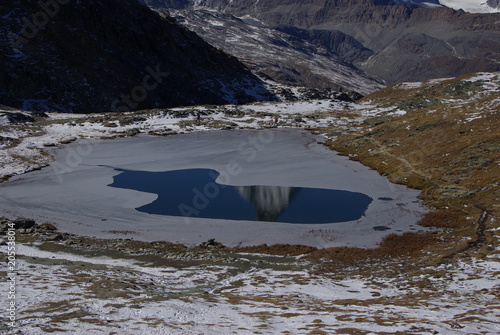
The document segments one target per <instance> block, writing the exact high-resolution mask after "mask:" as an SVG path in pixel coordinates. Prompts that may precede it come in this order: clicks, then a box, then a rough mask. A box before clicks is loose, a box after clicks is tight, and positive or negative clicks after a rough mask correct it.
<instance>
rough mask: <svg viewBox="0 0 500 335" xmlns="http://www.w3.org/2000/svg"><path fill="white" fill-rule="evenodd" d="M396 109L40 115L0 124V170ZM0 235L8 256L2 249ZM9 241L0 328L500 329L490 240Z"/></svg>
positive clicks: (331, 133) (328, 132) (338, 121)
mask: <svg viewBox="0 0 500 335" xmlns="http://www.w3.org/2000/svg"><path fill="white" fill-rule="evenodd" d="M198 113H200V115H201V117H200V120H197V115H198ZM404 114H406V112H405V111H403V110H398V109H394V108H378V107H376V106H374V105H370V104H368V103H361V104H351V103H350V104H348V103H345V104H343V103H338V102H331V101H313V102H307V103H306V102H297V103H273V104H259V105H251V106H238V107H237V106H222V107H210V106H204V107H197V108H184V109H173V110H168V111H160V110H155V111H144V112H138V113H129V114H124V115H123V114H122V115H83V116H82V115H51V116H50V117H49V118H48V119H43V120H40V121H39V122H36V123H33V124H22V125H14V126H13V125H8V126H6V125H4V126H0V136H1V143H0V146H1V148H2V150H1V152H0V161H1V162H2V165H1V168H0V174H1V176H2V177H4V179H7V178H8V177H9V176H12V175H16V174H21V173H25V172H27V171H30V170H33V169H36V168H39V167H41V166H43V165H46V164H48V163H50V161H51V160H52V156H51V155H50V154H48V153H47V150H50V149H51V147H54V146H58V145H59V144H60V143H69V142H72V141H74V140H76V139H80V138H111V137H121V136H134V135H137V134H139V133H147V134H151V135H172V134H177V133H181V132H184V133H185V132H194V131H203V130H208V129H248V128H250V129H259V128H263V127H273V126H275V125H274V119H275V118H276V117H277V118H278V120H279V124H278V125H279V126H290V127H302V128H305V129H308V130H310V131H311V132H313V133H316V134H321V135H323V136H324V138H325V140H326V139H332V138H335V137H336V136H338V135H340V134H343V133H348V132H352V131H355V130H358V129H360V128H361V127H362V126H363V122H364V121H365V120H366V119H368V118H370V119H371V120H374V119H376V118H377V117H392V116H397V115H404ZM365 122H366V121H365ZM488 220H489V221H488V225H487V227H489V228H488V229H490V228H491V227H492V226H498V223H495V217H492V216H490V217H489V218H488ZM5 222H7V221H5ZM6 224H7V223H4V227H6V226H5V225H6ZM498 230H499V228H496V229H494V230H491V229H490V230H489V231H488V234H493V235H495V234H496V231H498ZM4 231H7V229H4ZM436 236H437V238H438V239H446V236H447V235H439V234H437V235H436ZM443 236H444V237H443ZM3 238H4V241H3V243H1V244H3V245H1V246H0V248H1V249H0V251H1V253H2V255H3V258H4V259H6V258H7V256H8V253H9V251H10V250H9V247H11V245H8V244H6V243H7V242H9V241H8V239H7V236H4V237H3ZM15 238H16V249H15V251H16V262H15V264H10V265H12V268H9V263H7V262H2V265H1V266H2V267H1V268H0V274H1V275H2V277H3V278H7V280H2V282H1V284H0V291H1V294H2V295H3V297H2V304H4V306H7V305H6V304H7V303H9V302H11V301H13V300H11V299H10V298H9V299H6V298H4V297H6V296H7V294H11V293H12V294H15V302H16V304H15V308H16V309H15V317H16V322H15V324H14V327H11V326H9V324H8V323H9V320H8V319H7V318H4V320H3V322H2V325H1V326H0V333H2V334H44V333H68V334H498V333H500V323H499V322H498V320H499V318H500V300H499V294H500V286H499V282H498V277H499V274H500V262H499V259H498V250H497V248H496V244H494V243H493V242H491V243H492V244H491V245H490V244H488V245H486V244H484V245H483V247H484V248H482V249H481V248H479V249H474V248H469V249H468V250H467V252H463V253H458V254H454V255H452V256H450V257H441V256H443V255H438V254H433V253H431V252H428V253H427V254H425V255H423V256H422V255H421V256H419V258H415V257H411V256H408V257H407V256H406V255H404V254H402V255H400V257H392V258H380V259H374V258H369V259H367V260H364V261H351V262H349V261H347V262H336V261H335V260H332V259H321V261H320V262H318V260H317V259H316V260H313V259H310V258H307V257H306V256H293V257H292V256H270V255H264V254H248V253H239V252H238V250H229V249H225V248H221V247H220V246H218V245H217V244H216V243H212V242H213V241H212V242H208V243H205V244H202V245H201V246H199V247H197V248H191V249H188V248H184V247H182V246H176V245H170V244H162V242H157V243H155V242H153V243H139V242H134V241H133V240H131V239H128V240H127V239H120V240H107V241H103V240H97V239H92V238H85V237H82V236H76V235H69V234H65V233H58V232H57V231H56V230H54V227H50V226H45V228H43V227H40V226H36V227H35V228H30V229H23V230H19V229H18V230H17V231H16V233H15ZM468 239H469V238H468V237H463V238H462V242H463V243H466V242H467V241H468ZM11 240H12V239H11ZM11 242H12V241H11ZM134 243H137V244H136V245H134ZM488 243H490V242H488ZM486 247H488V248H489V249H488V248H486ZM485 248H486V249H485ZM485 250H489V251H487V252H486V251H485ZM13 281H15V285H12V282H13ZM13 287H15V291H13ZM4 315H6V314H5V313H4Z"/></svg>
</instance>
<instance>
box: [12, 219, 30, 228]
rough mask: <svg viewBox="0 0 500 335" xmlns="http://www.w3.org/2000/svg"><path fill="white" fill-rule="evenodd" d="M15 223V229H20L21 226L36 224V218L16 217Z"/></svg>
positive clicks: (27, 226) (28, 226)
mask: <svg viewBox="0 0 500 335" xmlns="http://www.w3.org/2000/svg"><path fill="white" fill-rule="evenodd" d="M13 223H14V229H20V228H24V229H28V228H31V227H34V226H35V220H31V219H25V218H18V219H15V220H14V221H13Z"/></svg>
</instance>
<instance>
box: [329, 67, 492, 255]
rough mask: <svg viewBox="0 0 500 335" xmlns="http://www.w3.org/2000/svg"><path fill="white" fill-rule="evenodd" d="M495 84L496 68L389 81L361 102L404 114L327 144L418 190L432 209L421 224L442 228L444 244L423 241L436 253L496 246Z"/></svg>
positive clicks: (373, 122) (372, 122)
mask: <svg viewBox="0 0 500 335" xmlns="http://www.w3.org/2000/svg"><path fill="white" fill-rule="evenodd" d="M478 79H481V80H478ZM499 87H500V75H499V74H498V73H497V74H496V75H493V76H490V78H481V77H478V76H465V77H460V78H455V79H449V80H444V81H429V82H425V83H422V85H407V84H400V85H396V86H392V87H389V88H387V89H384V90H381V91H379V92H376V93H374V94H372V95H370V96H367V97H366V98H364V99H365V101H366V100H368V101H370V102H371V103H373V104H375V105H378V106H384V107H389V106H395V108H397V109H400V110H405V111H406V112H407V113H406V114H405V115H402V116H395V117H390V116H389V117H384V118H376V119H372V120H367V122H365V123H366V127H365V129H363V130H361V131H359V132H355V133H352V134H348V135H344V136H341V137H339V138H338V139H336V140H334V141H329V142H328V143H327V145H328V146H329V147H331V148H332V149H335V150H337V151H339V152H341V153H343V154H349V155H350V156H351V157H352V159H355V160H359V161H360V162H362V163H363V164H365V165H368V166H370V167H373V168H375V169H377V170H378V171H379V172H380V173H381V174H384V175H387V176H388V177H389V178H390V179H391V180H392V181H393V182H396V183H401V184H405V185H408V186H410V187H412V188H416V189H420V190H422V198H423V199H424V200H425V201H426V203H427V204H428V205H429V206H430V207H431V208H433V209H434V212H432V213H431V214H429V215H427V216H426V217H424V219H423V220H422V222H421V224H422V225H425V226H431V227H439V228H447V229H445V230H444V231H443V232H442V233H441V236H439V238H438V240H439V241H440V242H446V243H438V244H440V246H439V247H438V249H439V250H437V249H436V244H435V243H425V244H427V245H428V246H427V247H428V248H430V249H432V250H434V251H439V254H441V255H450V254H453V253H455V252H459V251H464V250H469V249H479V250H481V251H482V252H484V253H491V252H494V249H498V238H497V237H498V236H495V229H496V228H498V227H499V223H498V213H499V210H500V187H499V185H500V168H499V164H500V162H499V157H500V114H499V110H500V93H499ZM408 237H409V235H408ZM411 238H412V239H413V240H414V239H415V237H411ZM392 239H393V241H394V237H393V238H392ZM396 240H397V238H396ZM399 240H400V241H399V242H400V243H398V245H399V244H402V247H403V249H405V248H406V249H409V250H410V249H413V248H412V247H411V245H410V244H411V243H408V245H407V246H404V242H405V238H404V237H401V238H399ZM387 243H388V241H387V240H386V241H385V242H384V243H383V244H382V247H384V246H385V244H387ZM337 252H338V251H337ZM330 253H331V252H330Z"/></svg>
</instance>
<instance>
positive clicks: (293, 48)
mask: <svg viewBox="0 0 500 335" xmlns="http://www.w3.org/2000/svg"><path fill="white" fill-rule="evenodd" d="M170 13H171V15H172V16H174V17H175V18H176V19H177V21H178V22H179V23H180V24H182V25H183V26H186V27H188V28H189V29H190V30H193V31H195V32H196V33H197V34H199V35H200V36H201V37H203V38H204V39H205V40H206V41H208V42H209V43H210V44H212V45H214V46H216V47H218V48H221V49H222V50H224V51H225V52H227V53H229V54H231V55H234V56H236V57H237V58H238V59H239V60H241V61H242V62H243V63H245V64H246V65H247V66H248V67H249V68H250V69H252V70H253V71H254V72H256V73H259V74H260V75H262V76H263V77H267V78H270V79H272V80H274V81H277V82H280V83H283V84H286V85H295V86H306V87H311V88H319V89H332V90H339V91H343V90H344V91H345V90H350V91H354V92H357V93H359V94H362V95H366V94H369V93H372V92H374V91H376V90H378V89H380V88H382V87H383V85H382V83H381V82H379V81H377V80H375V79H373V78H371V77H370V76H368V75H367V74H366V73H364V72H363V71H361V70H359V69H357V68H356V67H354V66H352V65H351V64H349V63H348V62H346V61H344V60H343V59H342V58H341V57H340V56H339V54H341V53H342V51H344V52H343V54H347V53H349V52H353V54H356V55H357V56H359V57H362V55H363V54H369V53H370V51H369V50H367V49H366V48H363V47H362V46H361V45H359V44H356V41H353V40H350V39H349V36H346V35H344V34H342V33H338V34H337V35H336V36H335V37H332V38H330V41H331V43H335V42H334V41H333V40H334V39H335V38H336V40H342V41H343V42H344V43H342V45H341V46H340V45H339V44H340V43H337V46H332V45H319V44H317V43H311V41H312V42H314V41H313V39H312V38H310V41H308V39H307V38H302V36H300V33H297V34H290V33H289V32H288V31H286V30H283V31H280V30H277V29H271V28H268V27H265V26H262V24H260V23H259V22H257V21H252V20H245V19H239V18H236V17H234V16H233V15H230V14H224V13H217V12H214V11H207V10H202V9H197V10H171V11H170ZM201 23H203V24H201ZM339 35H341V36H339ZM325 40H326V38H325ZM360 54H361V55H360Z"/></svg>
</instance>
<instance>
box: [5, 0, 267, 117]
mask: <svg viewBox="0 0 500 335" xmlns="http://www.w3.org/2000/svg"><path fill="white" fill-rule="evenodd" d="M41 3H43V2H41ZM0 17H2V20H1V21H0V33H1V35H2V38H1V39H0V103H2V104H4V105H9V106H12V107H17V108H25V109H28V110H59V111H67V112H97V111H109V110H114V111H128V110H135V109H146V108H154V107H171V106H179V105H191V104H224V103H245V102H250V101H255V100H258V99H273V97H272V96H271V94H270V93H268V92H267V90H266V89H265V88H264V87H263V84H262V82H261V81H260V79H258V78H257V77H255V76H254V75H253V74H252V73H251V72H250V71H249V70H248V69H247V68H246V67H245V66H244V65H243V64H242V63H240V62H239V61H238V60H237V59H236V58H235V57H233V56H229V55H228V54H226V53H224V52H222V51H220V50H218V49H215V48H214V47H212V46H210V45H209V44H207V43H206V42H205V41H203V40H202V39H201V38H200V37H198V36H197V35H196V34H195V33H193V32H190V31H188V30H187V29H185V28H183V27H181V26H179V25H178V24H177V23H176V22H175V20H173V19H172V18H170V17H168V16H163V17H161V16H160V15H158V14H157V13H156V12H153V11H152V10H150V9H149V8H147V7H146V6H144V5H143V4H140V3H138V2H137V1H136V0H99V1H98V0H86V1H70V0H58V2H56V1H53V2H52V5H51V6H45V7H42V6H41V5H39V4H38V3H37V2H36V1H29V0H16V1H9V2H2V3H1V4H0Z"/></svg>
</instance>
